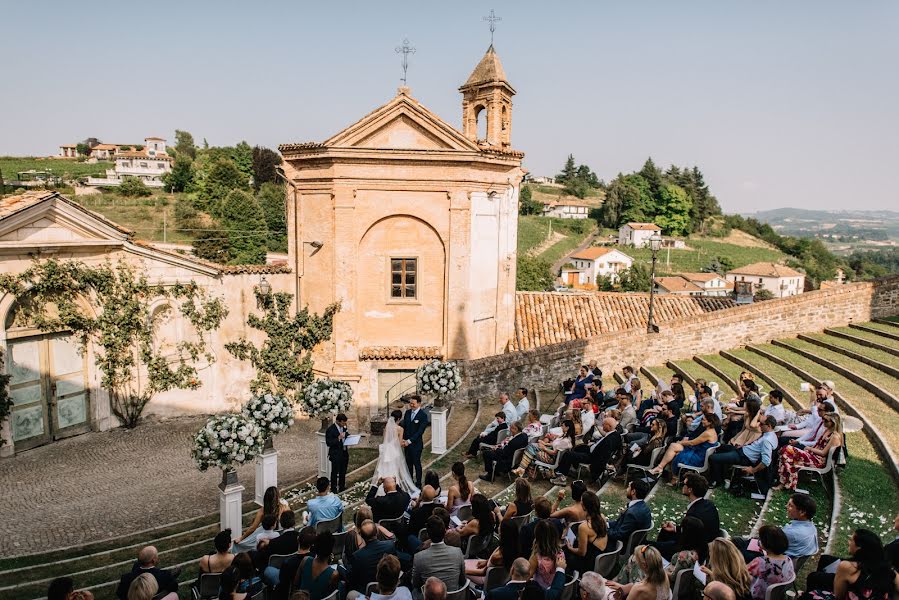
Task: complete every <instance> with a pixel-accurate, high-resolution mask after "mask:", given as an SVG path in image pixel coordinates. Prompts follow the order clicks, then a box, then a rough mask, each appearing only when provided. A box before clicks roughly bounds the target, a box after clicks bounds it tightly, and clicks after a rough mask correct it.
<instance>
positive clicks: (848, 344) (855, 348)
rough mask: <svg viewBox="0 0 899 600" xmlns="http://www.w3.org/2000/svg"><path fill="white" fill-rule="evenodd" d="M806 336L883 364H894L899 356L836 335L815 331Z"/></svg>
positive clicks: (898, 359)
mask: <svg viewBox="0 0 899 600" xmlns="http://www.w3.org/2000/svg"><path fill="white" fill-rule="evenodd" d="M808 337H810V338H814V339H816V340H821V341H822V342H825V343H828V344H830V345H831V346H839V347H840V348H844V349H846V350H849V351H850V352H855V353H856V354H860V355H862V356H864V357H865V358H870V359H872V360H876V361H879V362H882V363H883V364H885V365H894V364H895V363H896V362H899V358H897V357H896V356H894V355H892V354H890V353H889V352H884V351H883V350H878V349H877V348H869V347H867V346H863V345H861V344H857V343H855V342H852V341H849V340H844V339H843V338H840V337H837V336H835V335H827V334H823V333H816V334H812V335H809V336H808ZM888 391H889V390H888Z"/></svg>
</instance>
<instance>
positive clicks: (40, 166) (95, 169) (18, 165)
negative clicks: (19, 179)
mask: <svg viewBox="0 0 899 600" xmlns="http://www.w3.org/2000/svg"><path fill="white" fill-rule="evenodd" d="M114 166H115V164H114V163H111V162H97V163H94V164H90V163H86V162H79V161H77V160H74V159H66V158H60V159H54V158H39V157H34V156H0V171H2V172H3V179H4V181H10V180H13V179H16V173H18V172H20V171H30V170H32V169H34V170H37V171H49V172H50V173H53V174H54V175H59V176H61V177H63V178H64V179H65V180H69V179H74V178H78V177H88V176H99V177H102V176H104V175H105V174H106V169H111V168H113V167H114Z"/></svg>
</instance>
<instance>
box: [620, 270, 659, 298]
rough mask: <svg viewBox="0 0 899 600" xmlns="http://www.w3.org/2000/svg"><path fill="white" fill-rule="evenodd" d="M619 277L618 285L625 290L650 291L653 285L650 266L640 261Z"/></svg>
mask: <svg viewBox="0 0 899 600" xmlns="http://www.w3.org/2000/svg"><path fill="white" fill-rule="evenodd" d="M618 277H619V279H618V286H619V287H620V288H621V291H623V292H648V291H649V288H650V286H651V285H652V278H651V276H650V272H649V267H647V266H646V265H642V264H640V263H634V264H633V265H632V266H631V268H630V269H625V270H624V271H622V272H621V273H620V274H619V276H618Z"/></svg>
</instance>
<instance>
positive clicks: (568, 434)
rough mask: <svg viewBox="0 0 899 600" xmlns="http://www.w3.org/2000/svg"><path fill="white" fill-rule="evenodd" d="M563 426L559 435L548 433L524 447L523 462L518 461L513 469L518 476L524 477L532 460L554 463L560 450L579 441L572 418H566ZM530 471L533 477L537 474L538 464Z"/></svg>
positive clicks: (568, 447) (529, 474)
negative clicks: (516, 466)
mask: <svg viewBox="0 0 899 600" xmlns="http://www.w3.org/2000/svg"><path fill="white" fill-rule="evenodd" d="M561 427H562V435H558V436H557V435H553V434H551V433H547V434H546V435H545V436H543V438H542V439H539V440H537V441H535V442H532V443H530V444H528V445H527V447H526V448H525V449H524V455H523V456H522V457H521V462H520V463H518V468H517V469H515V470H513V471H512V473H513V474H515V475H517V476H518V477H524V476H525V473H526V472H527V471H528V467H529V466H530V465H531V462H532V461H534V460H535V459H536V460H539V461H540V462H545V463H549V464H552V463H554V462H555V460H556V456H557V455H558V454H559V452H561V451H563V450H570V449H571V448H573V447H574V443H575V441H577V439H576V438H575V435H574V423H573V422H572V421H571V420H570V419H566V420H565V421H562V425H561ZM530 471H531V473H528V476H529V477H532V476H533V474H536V466H535V467H533V468H531V469H530Z"/></svg>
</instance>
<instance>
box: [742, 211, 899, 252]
mask: <svg viewBox="0 0 899 600" xmlns="http://www.w3.org/2000/svg"><path fill="white" fill-rule="evenodd" d="M744 216H746V217H753V218H756V219H758V220H759V221H762V222H763V223H768V224H769V225H771V227H773V228H774V229H775V231H777V232H778V233H780V234H783V235H794V236H799V237H811V238H820V239H822V240H825V241H827V242H830V243H836V244H846V243H850V244H852V245H857V244H865V243H868V242H875V243H884V242H889V241H890V240H899V212H897V211H894V210H809V209H805V208H776V209H774V210H763V211H759V212H757V213H749V214H746V215H744ZM837 249H839V250H846V249H848V248H843V247H840V248H834V250H837Z"/></svg>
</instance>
